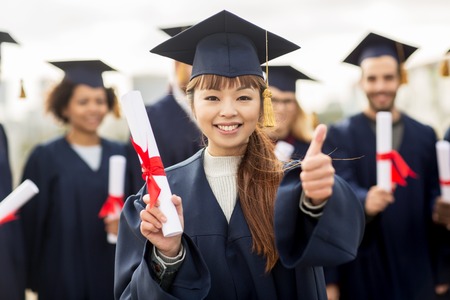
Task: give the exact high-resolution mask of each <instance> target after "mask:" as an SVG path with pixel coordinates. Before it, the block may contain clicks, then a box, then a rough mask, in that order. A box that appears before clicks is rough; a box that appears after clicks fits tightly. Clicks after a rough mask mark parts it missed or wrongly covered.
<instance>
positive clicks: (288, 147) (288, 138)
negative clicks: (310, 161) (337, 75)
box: [263, 66, 315, 161]
mask: <svg viewBox="0 0 450 300" xmlns="http://www.w3.org/2000/svg"><path fill="white" fill-rule="evenodd" d="M263 71H265V67H263ZM268 73H269V77H270V81H269V86H270V90H271V92H272V106H273V111H274V114H275V127H273V128H267V134H268V135H269V136H270V138H271V139H272V140H273V141H274V142H275V144H276V146H275V153H276V154H277V156H279V158H280V159H281V160H284V161H287V160H289V159H302V158H303V157H305V154H306V151H307V150H308V147H309V143H310V142H311V139H312V133H313V131H314V127H313V122H312V119H311V118H310V117H309V116H308V115H307V114H306V112H305V111H304V110H303V109H302V108H301V106H300V104H299V102H298V100H297V97H296V83H297V80H313V81H315V80H314V79H312V78H311V77H309V76H307V75H305V74H304V73H302V72H300V71H298V70H297V69H295V68H293V67H291V66H269V68H268Z"/></svg>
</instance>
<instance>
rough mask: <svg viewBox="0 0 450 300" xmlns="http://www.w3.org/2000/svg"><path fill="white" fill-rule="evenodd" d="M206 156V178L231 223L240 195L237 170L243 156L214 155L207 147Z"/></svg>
mask: <svg viewBox="0 0 450 300" xmlns="http://www.w3.org/2000/svg"><path fill="white" fill-rule="evenodd" d="M204 157H205V161H204V166H205V174H206V179H207V180H208V183H209V185H210V186H211V190H212V192H213V194H214V196H215V197H216V199H217V202H218V203H219V205H220V207H221V208H222V211H223V214H224V215H225V217H226V218H227V221H228V223H229V222H230V218H231V215H232V213H233V210H234V206H235V205H236V199H237V196H238V193H237V171H238V167H239V163H240V162H241V159H242V156H212V155H211V154H209V152H208V149H206V151H205V156H204Z"/></svg>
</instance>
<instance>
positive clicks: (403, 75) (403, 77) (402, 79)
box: [395, 42, 408, 84]
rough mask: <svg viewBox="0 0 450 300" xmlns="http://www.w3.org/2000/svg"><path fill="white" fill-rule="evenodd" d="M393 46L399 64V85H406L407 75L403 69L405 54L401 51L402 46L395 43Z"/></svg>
mask: <svg viewBox="0 0 450 300" xmlns="http://www.w3.org/2000/svg"><path fill="white" fill-rule="evenodd" d="M395 46H396V48H397V54H398V60H399V63H400V83H401V84H406V83H408V73H407V72H406V69H405V60H406V59H405V52H404V49H403V45H402V44H400V43H398V42H396V43H395Z"/></svg>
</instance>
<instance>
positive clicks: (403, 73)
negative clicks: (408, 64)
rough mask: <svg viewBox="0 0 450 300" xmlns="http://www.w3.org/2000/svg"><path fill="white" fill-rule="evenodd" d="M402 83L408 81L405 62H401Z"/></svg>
mask: <svg viewBox="0 0 450 300" xmlns="http://www.w3.org/2000/svg"><path fill="white" fill-rule="evenodd" d="M400 83H401V84H407V83H408V72H406V69H405V66H404V64H400Z"/></svg>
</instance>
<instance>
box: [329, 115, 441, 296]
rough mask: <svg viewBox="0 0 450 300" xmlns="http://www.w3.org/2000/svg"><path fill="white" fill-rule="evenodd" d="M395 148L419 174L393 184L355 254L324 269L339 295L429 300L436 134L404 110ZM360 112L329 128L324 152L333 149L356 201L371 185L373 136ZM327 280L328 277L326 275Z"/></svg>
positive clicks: (431, 290) (432, 280)
mask: <svg viewBox="0 0 450 300" xmlns="http://www.w3.org/2000/svg"><path fill="white" fill-rule="evenodd" d="M401 118H402V121H403V124H404V133H403V138H402V141H401V144H400V147H399V149H398V152H399V153H400V154H401V156H402V157H403V159H404V160H405V161H406V163H407V164H408V165H409V166H410V167H411V169H412V170H413V171H414V172H415V173H416V174H417V175H418V176H417V178H411V177H410V178H407V179H406V181H407V186H404V187H403V186H400V185H398V186H397V188H396V189H395V192H394V199H395V202H394V203H392V204H391V205H389V206H388V207H387V208H386V209H385V210H384V211H383V212H381V213H380V214H378V215H377V216H376V217H374V218H373V219H372V220H370V221H369V222H368V223H367V225H366V229H365V234H364V239H363V242H362V243H361V246H360V248H359V251H358V256H357V258H356V259H355V260H354V261H352V262H350V263H348V264H345V265H343V266H342V267H339V268H338V269H337V270H336V269H334V270H326V273H327V275H329V276H330V277H329V282H336V281H338V282H339V284H340V286H341V299H368V300H369V299H398V300H402V299H433V297H434V284H435V274H434V261H433V253H432V252H433V251H435V247H437V246H436V244H435V243H434V240H433V239H434V238H435V236H434V234H435V232H434V231H435V229H436V228H435V226H433V224H432V221H431V208H432V205H433V201H434V200H435V199H436V197H437V195H438V193H439V185H438V172H437V162H436V150H435V143H436V134H435V132H434V131H433V129H432V128H431V127H429V126H426V125H423V124H421V123H419V122H417V121H415V120H413V119H412V118H410V117H408V116H407V115H405V114H402V115H401ZM370 122H371V121H370V120H369V119H368V118H367V117H366V116H365V115H364V114H362V113H360V114H357V115H355V116H353V117H350V118H349V119H346V120H344V121H342V122H341V123H339V124H337V125H335V126H331V127H330V129H329V132H328V135H327V140H326V141H325V146H324V152H327V151H329V152H332V151H334V152H333V153H332V154H331V155H332V157H333V158H345V159H347V160H335V161H334V166H335V169H336V173H337V174H339V175H341V176H342V177H343V178H344V179H345V180H347V182H348V183H349V184H350V185H351V186H352V188H353V189H354V191H355V193H356V195H357V197H358V199H359V200H360V202H361V203H363V205H364V202H365V198H366V195H367V192H368V190H369V188H370V187H372V186H374V185H376V135H375V132H374V130H373V129H372V128H371V126H370ZM327 280H328V278H327Z"/></svg>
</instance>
